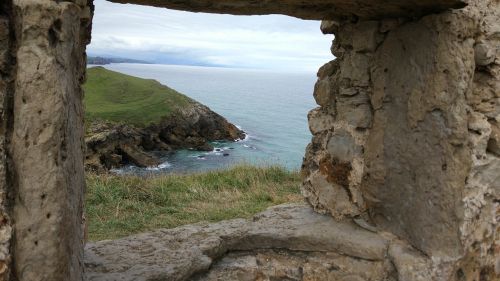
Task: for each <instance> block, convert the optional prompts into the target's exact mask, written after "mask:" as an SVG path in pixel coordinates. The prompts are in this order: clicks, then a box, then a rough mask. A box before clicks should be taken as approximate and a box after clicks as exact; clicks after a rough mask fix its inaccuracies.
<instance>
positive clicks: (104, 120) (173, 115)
mask: <svg viewBox="0 0 500 281" xmlns="http://www.w3.org/2000/svg"><path fill="white" fill-rule="evenodd" d="M83 88H84V90H85V98H84V104H85V122H86V137H85V142H86V144H87V155H86V166H87V168H89V169H92V170H96V171H103V170H106V169H111V168H119V167H122V166H125V165H129V164H133V165H136V166H140V167H149V166H157V165H159V164H160V159H159V157H158V156H157V154H155V153H151V152H158V151H172V150H176V149H184V148H187V149H196V150H205V151H211V150H213V146H212V145H211V144H210V143H209V142H210V141H216V140H222V141H235V140H237V139H241V138H244V132H243V131H241V130H239V129H238V128H237V127H236V126H235V125H233V124H231V123H229V122H228V121H227V120H226V119H225V118H224V117H222V116H220V115H219V114H217V113H215V112H213V111H212V110H210V109H209V108H208V107H206V106H204V105H202V104H201V103H199V102H197V101H195V100H193V99H191V98H189V97H187V96H185V95H183V94H181V93H179V92H177V91H175V90H173V89H171V88H169V87H167V86H164V85H162V84H160V83H159V82H157V81H155V80H149V79H141V78H138V77H134V76H130V75H125V74H122V73H119V72H114V71H111V70H108V69H105V68H104V67H101V66H98V67H92V68H89V69H87V82H86V83H85V84H84V86H83Z"/></svg>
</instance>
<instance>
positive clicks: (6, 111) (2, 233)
mask: <svg viewBox="0 0 500 281" xmlns="http://www.w3.org/2000/svg"><path fill="white" fill-rule="evenodd" d="M11 13H12V9H11V2H10V1H3V2H2V3H0V280H6V279H7V278H8V276H9V275H10V265H11V259H12V257H11V253H10V242H11V237H12V225H11V218H10V212H9V208H10V204H9V200H8V196H9V195H8V192H9V183H10V181H9V180H8V178H7V177H8V176H7V175H8V173H7V144H8V139H9V137H10V135H9V134H8V133H7V132H8V131H9V128H8V127H9V124H10V112H11V111H10V110H11V107H10V105H11V94H12V83H11V79H12V56H11V49H12V46H13V44H12V40H11V39H12V38H11V36H12V31H11V24H10V23H11V21H10V16H11Z"/></svg>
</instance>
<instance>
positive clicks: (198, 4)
mask: <svg viewBox="0 0 500 281" xmlns="http://www.w3.org/2000/svg"><path fill="white" fill-rule="evenodd" d="M111 2H116V3H130V4H139V5H148V6H155V7H164V8H168V9H176V10H183V11H191V12H205V13H218V14H233V15H268V14H282V15H289V16H293V17H298V18H303V19H315V20H322V19H331V18H339V17H341V18H353V17H355V18H361V19H374V18H375V19H379V18H386V17H399V16H406V17H415V16H422V15H426V14H430V13H437V12H441V11H444V10H447V9H449V8H462V7H464V6H465V5H466V2H467V1H466V0H418V1H401V0H349V1H346V0H265V1H255V0H223V1H217V0H180V1H179V0H111Z"/></svg>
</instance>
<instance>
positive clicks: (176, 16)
mask: <svg viewBox="0 0 500 281" xmlns="http://www.w3.org/2000/svg"><path fill="white" fill-rule="evenodd" d="M94 4H95V6H96V11H95V16H94V21H93V31H92V43H91V44H90V46H89V47H88V51H89V53H90V54H97V55H114V56H125V57H127V58H135V59H146V60H155V61H157V62H163V63H165V62H172V61H174V62H183V61H185V62H188V63H194V64H196V63H201V64H207V65H211V64H213V65H224V66H230V67H251V68H266V69H286V70H290V71H302V70H307V71H314V70H316V69H317V68H318V67H319V66H321V65H322V64H323V63H325V62H327V61H329V60H331V59H332V58H333V56H332V55H331V54H330V51H329V49H330V45H331V40H332V39H333V38H332V37H331V36H324V35H323V34H321V32H320V30H319V22H317V21H304V20H300V19H296V18H291V17H287V16H281V15H270V16H232V15H216V14H204V13H189V12H182V11H174V10H167V9H161V8H153V7H145V6H137V5H129V4H125V5H123V4H114V3H110V2H107V1H104V0H95V1H94Z"/></svg>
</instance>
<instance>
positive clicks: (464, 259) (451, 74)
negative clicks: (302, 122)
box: [303, 1, 500, 280]
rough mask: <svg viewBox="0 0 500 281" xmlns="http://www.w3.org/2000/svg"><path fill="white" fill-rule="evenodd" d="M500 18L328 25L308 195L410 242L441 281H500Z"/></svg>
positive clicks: (485, 14) (480, 11)
mask: <svg viewBox="0 0 500 281" xmlns="http://www.w3.org/2000/svg"><path fill="white" fill-rule="evenodd" d="M499 17H500V6H499V2H498V1H471V2H470V3H469V6H468V7H467V8H465V9H462V10H457V11H450V12H445V13H442V14H436V15H429V16H425V17H422V18H419V19H414V20H409V19H386V20H379V21H358V22H342V21H338V22H334V21H325V22H323V24H322V29H323V31H324V32H325V33H334V34H335V40H334V42H333V46H332V52H333V54H334V55H335V56H336V57H337V59H336V60H334V61H332V62H330V63H328V64H326V65H325V66H323V67H322V68H321V69H320V71H319V72H318V77H319V79H318V82H317V84H316V88H315V92H314V96H315V98H316V101H317V103H318V105H320V107H319V108H317V109H314V110H313V111H311V112H310V114H309V124H310V129H311V132H312V133H313V135H314V136H313V140H312V142H311V144H310V145H309V146H308V148H307V152H306V157H305V161H304V165H303V174H304V177H305V181H304V187H303V193H304V195H305V197H306V198H307V199H308V200H309V202H310V203H311V204H312V206H313V207H314V208H315V209H316V210H317V211H320V212H323V213H330V214H331V215H333V216H334V217H335V218H337V219H342V218H344V217H354V218H356V219H362V220H364V221H368V223H369V224H373V225H375V226H376V227H378V228H379V229H384V230H388V231H390V232H392V233H394V234H396V235H398V236H399V237H402V238H404V239H407V240H408V241H409V242H410V243H411V244H412V245H413V246H414V247H416V248H417V249H419V250H420V251H422V252H424V253H425V254H427V255H428V256H429V257H432V258H433V262H434V264H433V274H434V278H436V280H448V279H450V278H452V277H451V276H453V278H455V279H456V280H494V279H493V278H495V276H498V275H495V272H494V271H495V269H494V265H495V261H494V259H495V257H497V261H496V264H497V265H496V266H497V267H499V263H500V261H499V260H498V256H500V252H499V248H498V245H496V246H495V240H496V241H497V243H498V227H499V226H498V219H499V218H498V213H499V210H500V209H499V205H498V204H499V198H500V197H499V189H500V186H499V185H500V165H499V161H500V159H499V154H498V143H499V142H498V124H499V123H498V119H499V116H500V115H499V113H500V103H499V96H500V86H499V85H500V76H499V74H500V71H499V64H500V59H499V54H500V51H499V49H500V46H499V41H498V40H499V34H500V18H499ZM461 264H462V265H464V266H465V265H466V266H465V267H464V268H460V265H461ZM496 270H497V273H496V274H499V273H500V268H497V269H496ZM480 277H481V278H482V279H479V278H480ZM488 278H489V279H488Z"/></svg>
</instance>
